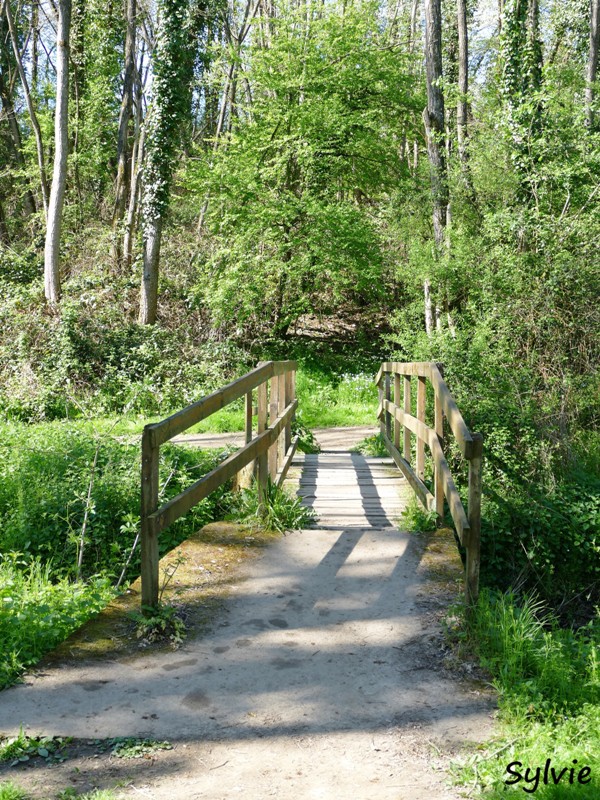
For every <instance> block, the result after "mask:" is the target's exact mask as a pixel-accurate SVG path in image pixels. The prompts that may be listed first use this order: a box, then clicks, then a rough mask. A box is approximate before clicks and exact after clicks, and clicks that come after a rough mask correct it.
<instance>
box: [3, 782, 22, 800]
mask: <svg viewBox="0 0 600 800" xmlns="http://www.w3.org/2000/svg"><path fill="white" fill-rule="evenodd" d="M0 800H27V793H26V792H25V790H24V789H21V788H20V787H19V786H17V785H16V784H15V783H13V782H12V781H6V782H5V783H0Z"/></svg>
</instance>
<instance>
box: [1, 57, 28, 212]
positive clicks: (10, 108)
mask: <svg viewBox="0 0 600 800" xmlns="http://www.w3.org/2000/svg"><path fill="white" fill-rule="evenodd" d="M0 100H1V101H2V108H3V109H4V115H5V117H6V121H7V122H8V130H9V132H10V136H9V137H8V138H7V141H8V143H9V147H10V149H11V151H12V154H13V156H14V159H15V161H16V163H17V166H18V167H19V169H20V170H22V171H23V172H24V171H25V158H24V156H23V143H22V141H21V131H20V129H19V123H18V122H17V116H16V114H15V107H14V104H13V100H12V97H11V93H10V91H9V89H8V86H7V85H6V83H5V81H4V75H3V74H2V72H0ZM24 182H25V184H26V189H25V211H26V212H27V214H35V212H36V203H35V198H34V196H33V192H32V191H31V189H30V188H29V181H28V179H27V178H25V179H24Z"/></svg>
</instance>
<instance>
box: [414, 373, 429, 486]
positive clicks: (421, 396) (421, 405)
mask: <svg viewBox="0 0 600 800" xmlns="http://www.w3.org/2000/svg"><path fill="white" fill-rule="evenodd" d="M418 380H419V382H418V384H417V419H418V420H420V421H421V422H423V423H424V422H425V402H426V399H427V379H426V378H422V377H420V376H419V379H418ZM416 473H417V477H418V478H420V479H421V480H424V479H425V442H424V441H423V439H421V437H420V436H417V464H416Z"/></svg>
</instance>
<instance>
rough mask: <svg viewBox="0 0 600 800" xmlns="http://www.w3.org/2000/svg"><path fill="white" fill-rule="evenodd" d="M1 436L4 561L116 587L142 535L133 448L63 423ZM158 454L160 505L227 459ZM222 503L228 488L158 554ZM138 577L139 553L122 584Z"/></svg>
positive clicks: (2, 429) (177, 450)
mask: <svg viewBox="0 0 600 800" xmlns="http://www.w3.org/2000/svg"><path fill="white" fill-rule="evenodd" d="M0 434H1V435H0V552H3V553H10V552H15V553H19V554H21V555H20V556H19V558H20V559H21V560H23V559H24V560H28V559H35V558H40V559H41V560H42V562H43V563H46V562H51V564H52V574H53V575H54V576H56V577H58V576H65V577H68V576H71V577H73V576H77V575H78V572H79V573H80V574H81V575H82V577H84V578H88V577H91V576H94V575H98V574H102V575H108V576H109V577H111V578H112V579H114V578H116V577H118V576H119V575H120V573H121V571H122V569H123V566H124V564H125V562H126V561H127V559H128V557H129V555H130V553H131V549H132V547H133V544H134V540H135V534H136V531H137V529H138V528H139V504H140V445H139V443H138V442H136V443H127V442H123V441H119V440H117V439H116V438H114V437H112V436H110V435H109V434H106V433H104V434H93V433H90V432H88V431H87V430H86V429H85V426H83V425H77V424H75V423H60V422H56V423H46V424H40V425H36V426H31V425H30V426H25V425H18V424H6V425H2V426H0ZM160 453H161V455H160V495H159V496H160V500H161V502H162V501H166V500H168V499H169V498H171V497H173V496H175V495H176V494H179V493H180V492H181V491H182V490H183V489H184V488H186V487H187V486H189V485H190V484H191V483H193V482H194V481H195V480H197V479H198V478H199V477H200V476H201V475H203V474H204V473H206V472H208V471H210V470H211V469H212V468H214V466H216V464H217V463H218V462H219V461H220V460H221V459H222V458H223V457H225V456H226V455H227V452H226V451H223V452H219V451H202V450H198V449H194V448H185V447H177V446H174V445H166V446H164V447H162V448H161V451H160ZM227 503H228V500H227V487H223V488H221V489H220V490H218V491H217V492H214V493H213V494H212V495H211V496H210V497H209V498H207V499H206V500H203V501H202V502H201V503H199V504H198V505H197V506H196V507H195V508H194V509H193V510H192V511H190V513H189V514H188V515H187V516H186V517H184V518H182V519H180V520H178V521H177V522H175V523H174V524H173V525H172V526H170V527H169V528H168V530H167V531H165V532H164V534H163V535H162V536H161V539H160V552H161V553H164V552H166V551H167V550H169V549H171V548H172V547H173V546H174V545H175V544H178V543H179V542H181V541H182V540H183V539H185V537H186V536H187V535H189V534H190V533H191V532H193V531H195V530H197V529H198V528H200V527H202V526H203V525H204V524H206V523H207V522H210V521H211V520H212V519H214V518H215V515H217V514H219V513H221V511H222V510H223V508H226V507H227ZM81 551H83V552H81ZM80 556H81V563H82V568H81V570H79V571H78V569H77V562H78V559H79V557H80ZM138 571H139V552H138V551H137V550H136V552H135V553H134V555H133V558H131V559H130V561H129V564H128V568H127V574H128V576H134V575H136V574H138Z"/></svg>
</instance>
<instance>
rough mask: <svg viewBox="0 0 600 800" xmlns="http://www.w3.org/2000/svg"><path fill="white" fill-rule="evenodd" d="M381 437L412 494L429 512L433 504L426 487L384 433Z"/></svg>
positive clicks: (432, 498) (431, 496)
mask: <svg viewBox="0 0 600 800" xmlns="http://www.w3.org/2000/svg"><path fill="white" fill-rule="evenodd" d="M382 436H383V441H384V442H385V445H386V447H387V449H388V452H389V454H390V455H391V457H392V458H393V459H394V462H395V464H396V466H397V467H398V469H399V470H400V472H401V473H402V474H403V475H404V477H405V478H406V480H407V481H408V482H409V483H410V485H411V486H412V489H413V491H414V493H415V494H416V495H417V497H418V498H419V500H420V501H421V503H422V504H423V505H424V506H425V508H426V509H428V510H431V508H432V507H433V503H434V497H433V495H432V494H431V492H430V491H429V489H428V488H427V486H425V484H424V483H423V481H422V480H420V479H419V478H418V477H417V475H416V474H415V472H414V471H413V468H412V467H411V465H410V464H409V463H408V461H407V460H406V459H405V458H402V455H401V454H400V451H399V450H397V449H396V448H395V447H394V445H393V444H392V442H391V441H390V439H388V437H387V436H386V435H385V433H383V434H382Z"/></svg>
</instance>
